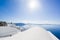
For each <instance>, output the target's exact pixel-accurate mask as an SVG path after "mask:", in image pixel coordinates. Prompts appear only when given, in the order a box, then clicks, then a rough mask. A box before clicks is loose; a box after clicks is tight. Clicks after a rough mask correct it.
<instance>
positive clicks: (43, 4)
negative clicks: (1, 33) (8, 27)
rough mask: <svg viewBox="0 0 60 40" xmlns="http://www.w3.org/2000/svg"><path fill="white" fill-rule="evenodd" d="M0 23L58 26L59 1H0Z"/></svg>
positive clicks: (59, 14)
mask: <svg viewBox="0 0 60 40" xmlns="http://www.w3.org/2000/svg"><path fill="white" fill-rule="evenodd" d="M35 4H36V5H35ZM0 21H7V22H25V23H42V24H45V23H49V24H60V0H33V1H30V0H0Z"/></svg>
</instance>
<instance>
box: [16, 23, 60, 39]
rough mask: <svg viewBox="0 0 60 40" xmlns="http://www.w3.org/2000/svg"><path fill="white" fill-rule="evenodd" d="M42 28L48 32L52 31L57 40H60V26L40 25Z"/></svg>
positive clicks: (21, 24)
mask: <svg viewBox="0 0 60 40" xmlns="http://www.w3.org/2000/svg"><path fill="white" fill-rule="evenodd" d="M16 25H17V26H21V27H23V26H25V25H26V24H24V23H16ZM39 26H40V27H43V28H45V29H46V30H48V31H51V32H52V33H53V34H54V35H55V36H56V37H57V38H59V39H60V25H58V24H57V25H56V24H39Z"/></svg>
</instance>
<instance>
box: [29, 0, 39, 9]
mask: <svg viewBox="0 0 60 40" xmlns="http://www.w3.org/2000/svg"><path fill="white" fill-rule="evenodd" d="M38 7H39V2H38V1H37V0H29V2H28V8H29V9H30V10H36V9H38Z"/></svg>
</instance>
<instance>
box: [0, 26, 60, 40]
mask: <svg viewBox="0 0 60 40" xmlns="http://www.w3.org/2000/svg"><path fill="white" fill-rule="evenodd" d="M1 31H2V30H1ZM6 31H7V30H6ZM11 31H12V30H11ZM15 31H16V30H15ZM11 33H12V32H11ZM6 34H7V33H6ZM0 40H59V39H57V38H56V37H54V36H52V34H51V33H50V32H47V30H45V29H43V28H41V27H37V26H36V27H33V26H32V27H31V28H29V29H27V30H25V31H22V32H21V31H20V32H18V33H16V34H15V35H13V36H10V37H4V38H0Z"/></svg>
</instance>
